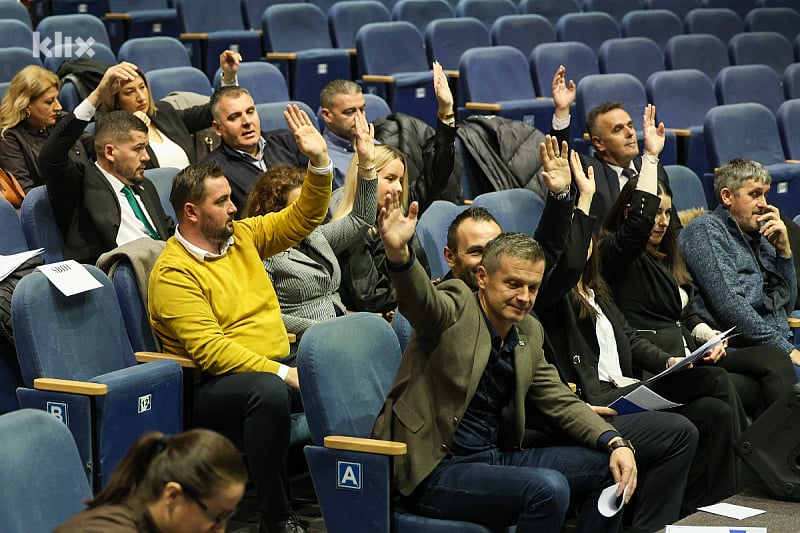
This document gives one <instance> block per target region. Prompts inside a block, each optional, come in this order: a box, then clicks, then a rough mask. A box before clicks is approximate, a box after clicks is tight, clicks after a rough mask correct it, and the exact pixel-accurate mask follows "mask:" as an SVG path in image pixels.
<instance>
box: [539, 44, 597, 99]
mask: <svg viewBox="0 0 800 533" xmlns="http://www.w3.org/2000/svg"><path fill="white" fill-rule="evenodd" d="M559 65H564V66H566V67H567V78H568V79H570V80H572V81H574V82H575V83H576V84H577V83H580V81H581V80H582V79H583V78H584V77H585V76H588V75H590V74H599V73H600V68H599V66H598V65H597V57H596V56H595V53H594V51H593V50H592V49H591V48H589V45H587V44H585V43H579V42H577V41H570V42H564V43H544V44H540V45H539V46H537V47H536V48H534V49H533V51H532V52H531V54H530V70H531V78H532V79H533V86H534V88H535V89H536V94H537V95H539V96H552V95H551V94H550V93H551V92H552V82H553V74H554V73H555V71H556V69H558V67H559Z"/></svg>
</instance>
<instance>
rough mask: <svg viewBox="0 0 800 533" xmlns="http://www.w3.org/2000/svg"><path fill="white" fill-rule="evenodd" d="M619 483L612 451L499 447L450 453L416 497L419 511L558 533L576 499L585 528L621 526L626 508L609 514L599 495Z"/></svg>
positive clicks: (597, 531) (597, 532)
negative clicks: (599, 505)
mask: <svg viewBox="0 0 800 533" xmlns="http://www.w3.org/2000/svg"><path fill="white" fill-rule="evenodd" d="M613 483H614V480H613V477H612V475H611V472H610V470H609V455H608V453H604V452H600V451H596V450H591V449H589V448H585V447H579V446H559V447H551V448H530V449H526V450H521V451H508V452H503V451H500V450H498V449H492V450H489V451H484V452H478V453H474V454H471V455H466V456H460V457H451V456H448V457H446V458H445V459H443V460H442V462H440V463H439V464H438V465H437V466H436V468H435V469H434V470H433V472H432V473H431V474H430V475H429V476H428V477H427V478H426V479H425V480H424V481H423V482H422V483H421V484H420V485H419V486H418V487H417V489H416V490H415V491H414V493H413V494H412V497H411V503H412V505H413V506H414V510H415V512H417V513H418V514H422V515H425V516H430V517H433V518H445V519H451V520H464V521H467V522H475V523H480V524H485V525H487V526H489V527H492V528H502V527H508V526H511V525H516V526H517V532H518V533H523V532H534V531H535V532H537V533H546V532H554V533H558V532H559V531H560V530H561V525H562V523H563V521H564V517H565V515H566V513H567V509H568V508H569V504H570V498H572V499H573V501H575V502H582V507H581V511H580V526H579V531H582V532H593V533H602V532H612V531H618V530H619V527H620V524H621V515H622V513H621V512H620V513H617V515H615V516H614V517H612V518H610V519H609V518H605V517H603V516H602V515H601V514H600V513H599V511H598V510H597V498H598V496H599V495H600V491H602V490H603V489H604V488H605V487H608V486H610V485H612V484H613Z"/></svg>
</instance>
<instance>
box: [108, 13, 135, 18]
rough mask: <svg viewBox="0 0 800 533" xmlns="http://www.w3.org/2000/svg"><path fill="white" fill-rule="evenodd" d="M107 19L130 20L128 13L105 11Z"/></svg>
mask: <svg viewBox="0 0 800 533" xmlns="http://www.w3.org/2000/svg"><path fill="white" fill-rule="evenodd" d="M106 19H108V20H131V14H130V13H106Z"/></svg>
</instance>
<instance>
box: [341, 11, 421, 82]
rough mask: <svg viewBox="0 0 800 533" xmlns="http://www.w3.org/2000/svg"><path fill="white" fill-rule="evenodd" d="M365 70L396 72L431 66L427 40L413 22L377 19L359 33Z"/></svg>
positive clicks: (361, 63)
mask: <svg viewBox="0 0 800 533" xmlns="http://www.w3.org/2000/svg"><path fill="white" fill-rule="evenodd" d="M356 50H358V54H357V56H358V68H359V72H360V73H361V74H381V75H392V74H399V73H403V72H423V71H426V70H430V68H431V67H430V65H428V58H427V56H426V55H425V43H424V42H423V40H422V35H420V33H419V31H417V28H416V27H414V25H413V24H411V23H410V22H402V21H398V22H373V23H370V24H366V25H364V26H362V27H361V29H360V30H358V34H357V35H356Z"/></svg>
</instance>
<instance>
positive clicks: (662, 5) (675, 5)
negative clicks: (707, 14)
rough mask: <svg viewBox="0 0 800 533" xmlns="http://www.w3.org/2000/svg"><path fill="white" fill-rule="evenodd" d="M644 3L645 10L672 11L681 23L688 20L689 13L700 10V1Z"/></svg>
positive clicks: (657, 0)
mask: <svg viewBox="0 0 800 533" xmlns="http://www.w3.org/2000/svg"><path fill="white" fill-rule="evenodd" d="M642 3H643V4H644V7H645V9H651V10H656V9H666V10H668V11H672V12H673V13H675V15H676V16H677V17H678V19H680V20H681V21H683V19H685V18H686V15H687V14H688V13H689V11H691V10H692V9H699V8H700V2H699V1H698V0H644V1H643V2H642ZM681 23H683V22H681Z"/></svg>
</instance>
